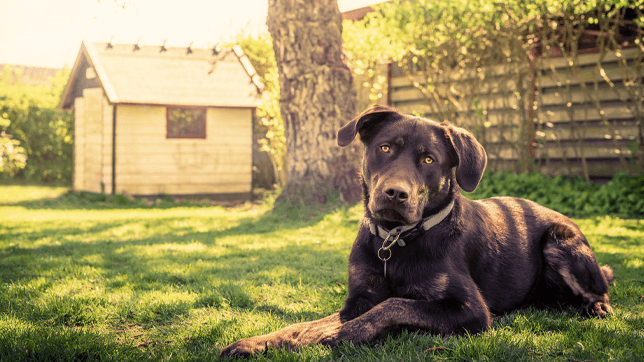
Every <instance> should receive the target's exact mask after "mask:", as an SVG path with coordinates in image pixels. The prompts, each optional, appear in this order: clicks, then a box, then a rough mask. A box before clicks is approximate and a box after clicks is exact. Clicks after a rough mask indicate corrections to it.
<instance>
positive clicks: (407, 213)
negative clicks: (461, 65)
mask: <svg viewBox="0 0 644 362" xmlns="http://www.w3.org/2000/svg"><path fill="white" fill-rule="evenodd" d="M356 134H359V135H360V140H361V141H362V143H363V144H364V146H365V147H364V158H363V162H362V179H363V187H364V191H365V204H366V208H367V213H368V215H370V216H371V217H372V218H374V219H376V220H380V221H381V222H383V223H387V224H413V223H415V222H418V221H420V220H421V219H422V218H423V215H424V214H425V213H429V212H431V211H432V210H435V209H436V208H438V207H440V206H441V205H442V204H444V201H445V200H446V198H447V197H448V195H449V194H450V193H451V192H456V191H457V188H456V187H455V185H453V180H455V181H456V183H457V184H458V186H460V188H461V189H463V190H465V191H468V192H472V191H474V190H475V189H476V187H477V186H478V184H479V182H480V181H481V177H482V176H483V171H484V170H485V165H486V163H487V156H486V154H485V150H484V149H483V146H481V144H480V143H478V142H477V141H476V139H475V138H474V136H472V134H470V133H469V132H467V131H466V130H464V129H462V128H459V127H454V126H452V125H449V124H447V123H437V122H434V121H431V120H428V119H425V118H420V117H413V116H409V115H403V114H400V113H398V112H397V111H396V110H395V109H393V108H389V107H383V106H378V105H376V106H371V107H370V108H369V109H367V110H366V111H364V112H363V113H362V114H361V115H359V116H357V117H356V118H355V119H353V120H352V121H351V122H349V123H347V124H346V125H345V126H344V127H342V128H341V129H340V130H339V131H338V145H340V146H341V147H344V146H347V145H349V144H350V143H351V142H352V141H353V139H354V138H355V136H356ZM455 190H456V191H455Z"/></svg>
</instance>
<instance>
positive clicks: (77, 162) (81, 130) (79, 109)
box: [73, 97, 85, 191]
mask: <svg viewBox="0 0 644 362" xmlns="http://www.w3.org/2000/svg"><path fill="white" fill-rule="evenodd" d="M84 113H85V104H84V99H83V98H82V97H78V98H76V99H74V186H73V187H74V190H76V191H81V190H83V189H84V187H85V152H84V149H85V124H84V123H85V122H84V119H85V118H84V115H85V114H84Z"/></svg>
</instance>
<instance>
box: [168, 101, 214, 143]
mask: <svg viewBox="0 0 644 362" xmlns="http://www.w3.org/2000/svg"><path fill="white" fill-rule="evenodd" d="M176 109H178V110H198V111H202V112H203V116H202V117H200V119H199V120H200V121H201V122H200V127H199V133H196V134H182V135H174V134H173V135H171V134H170V111H171V110H176ZM207 119H208V108H207V107H193V106H166V107H165V120H166V127H165V128H166V132H165V133H166V139H206V123H207Z"/></svg>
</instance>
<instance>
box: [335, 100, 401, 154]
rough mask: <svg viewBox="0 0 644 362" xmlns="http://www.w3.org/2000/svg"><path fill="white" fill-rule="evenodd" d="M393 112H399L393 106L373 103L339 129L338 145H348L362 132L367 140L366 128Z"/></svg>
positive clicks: (361, 135) (362, 135) (362, 136)
mask: <svg viewBox="0 0 644 362" xmlns="http://www.w3.org/2000/svg"><path fill="white" fill-rule="evenodd" d="M391 114H397V115H400V113H398V111H397V110H395V109H394V108H391V107H385V106H381V105H377V104H375V105H372V106H371V107H369V108H367V110H365V111H364V112H362V114H360V115H359V116H357V117H356V118H354V119H353V120H352V121H351V122H349V123H347V124H345V125H344V127H342V128H340V130H339V131H338V146H340V147H345V146H348V145H349V144H350V143H351V142H353V139H354V138H356V134H358V133H360V137H361V138H362V141H364V140H365V138H364V132H365V130H366V129H368V128H370V127H369V126H373V125H375V124H376V123H378V121H379V120H383V119H384V118H385V117H386V116H388V115H391Z"/></svg>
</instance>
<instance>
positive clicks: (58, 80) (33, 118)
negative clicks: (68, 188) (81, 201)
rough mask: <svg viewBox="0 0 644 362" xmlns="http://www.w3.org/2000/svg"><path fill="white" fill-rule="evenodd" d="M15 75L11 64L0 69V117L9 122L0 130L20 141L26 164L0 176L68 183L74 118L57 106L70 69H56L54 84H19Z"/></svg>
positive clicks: (71, 163) (70, 174)
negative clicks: (57, 71)
mask: <svg viewBox="0 0 644 362" xmlns="http://www.w3.org/2000/svg"><path fill="white" fill-rule="evenodd" d="M18 75H19V74H17V71H14V70H12V69H11V68H10V67H5V68H4V70H3V71H2V72H0V117H2V119H3V120H6V121H8V122H4V123H6V124H4V126H3V127H1V128H2V129H0V131H2V132H6V134H8V135H11V136H12V141H13V142H14V144H15V142H19V145H20V147H21V148H22V149H23V150H24V154H25V155H26V165H24V167H23V168H21V169H19V170H17V169H16V168H14V169H13V171H12V172H9V170H4V171H0V176H4V177H7V176H8V177H13V176H17V177H21V178H24V179H29V180H36V181H43V182H58V183H65V184H70V183H71V179H72V165H73V134H74V131H73V125H74V118H73V115H72V114H71V113H69V112H60V111H59V110H58V109H57V104H58V100H59V99H60V94H61V92H62V90H63V88H64V85H65V82H66V80H67V76H68V75H69V71H68V70H65V71H62V72H59V73H58V75H57V76H56V77H55V78H53V79H52V80H51V81H52V84H53V85H26V84H21V83H20V82H19V80H18V79H19V77H18ZM16 172H17V174H16Z"/></svg>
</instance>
